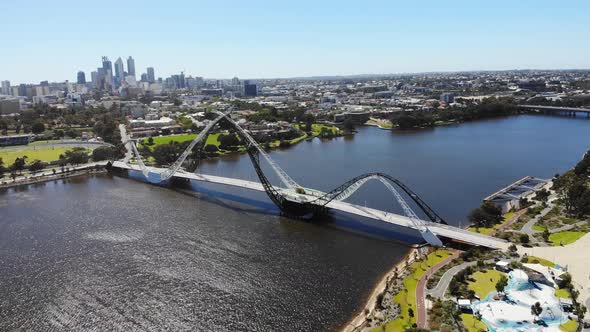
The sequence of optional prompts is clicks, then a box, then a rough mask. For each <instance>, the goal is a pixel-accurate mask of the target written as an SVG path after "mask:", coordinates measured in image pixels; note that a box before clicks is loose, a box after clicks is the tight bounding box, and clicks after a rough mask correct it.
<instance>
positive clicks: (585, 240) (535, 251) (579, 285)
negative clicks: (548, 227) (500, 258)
mask: <svg viewBox="0 0 590 332" xmlns="http://www.w3.org/2000/svg"><path fill="white" fill-rule="evenodd" d="M518 253H519V254H520V255H523V254H525V253H526V254H527V255H529V256H531V255H532V256H537V257H541V258H545V259H548V260H550V261H552V262H554V263H556V264H559V265H560V266H562V267H565V268H567V271H568V272H569V273H570V274H571V275H572V281H573V283H574V286H576V289H577V290H579V291H580V295H579V298H578V301H579V302H580V303H583V304H585V305H586V306H588V305H590V233H588V234H586V235H584V236H583V237H582V238H580V239H579V240H578V241H576V242H574V243H572V244H568V245H565V246H560V247H533V248H525V247H522V246H518Z"/></svg>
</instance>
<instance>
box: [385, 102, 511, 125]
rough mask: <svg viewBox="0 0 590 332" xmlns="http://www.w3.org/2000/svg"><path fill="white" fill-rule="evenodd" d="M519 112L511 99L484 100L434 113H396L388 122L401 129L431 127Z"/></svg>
mask: <svg viewBox="0 0 590 332" xmlns="http://www.w3.org/2000/svg"><path fill="white" fill-rule="evenodd" d="M519 112H520V111H519V109H518V106H517V104H516V103H515V101H514V99H512V98H508V97H506V98H485V99H483V100H482V101H481V102H480V103H478V104H476V103H466V106H465V107H461V108H459V107H450V108H447V109H444V110H437V111H435V112H426V111H413V112H396V113H394V114H393V115H392V116H391V118H390V121H391V122H392V124H394V125H397V126H398V127H399V128H401V129H408V128H419V127H432V126H434V125H435V124H436V122H437V121H443V122H450V121H452V122H466V121H473V120H479V119H486V118H494V117H501V116H508V115H514V114H518V113H519Z"/></svg>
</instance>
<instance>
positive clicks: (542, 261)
mask: <svg viewBox="0 0 590 332" xmlns="http://www.w3.org/2000/svg"><path fill="white" fill-rule="evenodd" d="M533 261H538V264H541V265H543V266H547V267H555V263H553V262H552V261H550V260H547V259H545V258H541V257H537V256H528V258H527V263H531V264H534V263H533Z"/></svg>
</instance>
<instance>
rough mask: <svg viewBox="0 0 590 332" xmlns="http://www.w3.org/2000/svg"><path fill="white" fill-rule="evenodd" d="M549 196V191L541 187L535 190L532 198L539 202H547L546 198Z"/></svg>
mask: <svg viewBox="0 0 590 332" xmlns="http://www.w3.org/2000/svg"><path fill="white" fill-rule="evenodd" d="M548 198H549V191H547V189H544V188H543V189H541V190H539V191H537V194H536V195H535V197H534V198H533V199H534V200H536V201H539V202H547V199H548Z"/></svg>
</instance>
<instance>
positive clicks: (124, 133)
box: [119, 124, 133, 163]
mask: <svg viewBox="0 0 590 332" xmlns="http://www.w3.org/2000/svg"><path fill="white" fill-rule="evenodd" d="M119 131H120V132H121V142H122V143H123V144H124V145H125V149H127V151H126V152H125V157H124V158H123V162H124V163H127V162H129V159H131V157H132V156H133V152H132V151H131V146H130V145H129V144H131V142H129V136H128V135H127V130H126V129H125V125H124V124H120V125H119Z"/></svg>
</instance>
